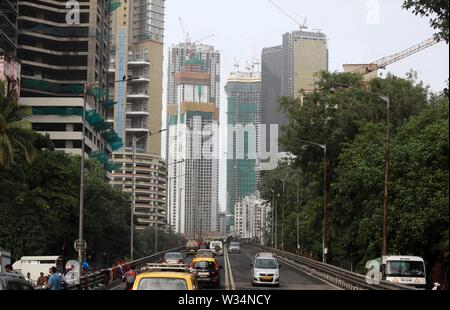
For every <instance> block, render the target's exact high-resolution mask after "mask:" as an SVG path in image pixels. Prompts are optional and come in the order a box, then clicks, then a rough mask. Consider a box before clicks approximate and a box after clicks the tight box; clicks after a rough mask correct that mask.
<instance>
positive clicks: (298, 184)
mask: <svg viewBox="0 0 450 310" xmlns="http://www.w3.org/2000/svg"><path fill="white" fill-rule="evenodd" d="M299 191H300V182H297V223H296V224H297V254H298V252H300V223H299V218H298V213H299V209H298V208H299V204H300V199H299Z"/></svg>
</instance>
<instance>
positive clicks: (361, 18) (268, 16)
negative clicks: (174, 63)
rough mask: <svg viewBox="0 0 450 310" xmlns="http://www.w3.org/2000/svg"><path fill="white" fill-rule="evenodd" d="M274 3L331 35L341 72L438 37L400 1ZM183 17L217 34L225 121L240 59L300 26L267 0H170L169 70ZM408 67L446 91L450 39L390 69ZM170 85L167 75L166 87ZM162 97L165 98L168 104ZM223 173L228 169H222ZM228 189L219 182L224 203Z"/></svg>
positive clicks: (335, 66) (191, 28)
mask: <svg viewBox="0 0 450 310" xmlns="http://www.w3.org/2000/svg"><path fill="white" fill-rule="evenodd" d="M274 1H275V2H276V3H278V5H279V6H281V7H282V8H284V9H285V10H286V11H287V12H289V14H291V15H292V17H294V18H295V19H297V20H299V21H300V22H301V23H303V21H304V20H305V17H307V24H306V25H307V26H308V27H309V29H310V30H312V29H321V31H322V32H324V33H325V34H326V35H327V36H328V39H329V51H330V53H329V54H330V70H331V71H342V65H343V64H344V63H370V62H372V61H375V60H378V59H379V58H382V57H384V56H388V55H391V54H393V53H396V52H399V51H402V50H404V49H406V48H408V47H411V46H413V45H415V44H417V43H419V42H421V41H424V40H426V39H428V38H429V37H431V36H432V35H433V29H431V28H430V26H429V22H428V19H427V18H421V17H416V16H415V15H413V14H412V13H411V12H410V11H406V10H403V9H402V8H401V5H402V3H403V0H314V1H313V0H308V1H307V0H274ZM179 17H181V18H182V19H183V23H184V27H185V28H186V31H187V32H188V33H189V34H190V37H191V38H193V39H194V40H199V39H201V38H204V37H207V36H209V35H210V34H214V35H215V36H214V37H212V38H209V39H206V40H205V41H203V42H202V43H204V44H209V45H213V46H215V47H216V49H217V50H219V51H221V54H222V71H221V72H222V74H221V75H222V86H221V88H222V96H221V105H222V110H221V121H222V124H223V123H226V96H225V93H224V89H223V87H224V86H225V82H226V79H227V77H228V75H229V72H230V70H232V68H233V64H234V61H235V59H237V60H238V61H239V62H240V64H241V68H243V67H245V65H246V63H247V62H248V61H251V59H252V58H253V57H257V58H258V59H259V58H260V55H261V50H262V48H264V47H270V46H275V45H280V44H281V36H282V34H284V33H286V32H290V31H293V30H297V29H298V27H297V25H296V24H295V23H294V22H293V21H292V20H290V19H289V18H288V17H287V16H285V15H283V14H282V13H281V12H280V11H278V10H277V9H276V8H275V7H274V6H273V5H271V4H270V3H269V1H268V0H167V1H166V25H165V28H166V30H165V63H164V70H165V71H166V69H167V51H168V48H169V47H170V46H171V45H172V44H174V43H179V42H181V41H184V39H185V36H184V34H183V31H182V28H181V25H180V22H179ZM410 69H414V70H416V71H417V72H418V74H419V79H420V80H423V81H424V83H425V84H426V85H430V86H431V89H433V90H435V91H439V90H442V89H443V88H444V87H445V81H446V80H447V78H448V76H449V48H448V45H446V44H445V43H440V44H438V45H435V46H433V47H431V48H429V49H427V50H425V51H422V52H420V53H419V54H416V55H413V56H411V57H409V58H407V59H404V60H402V61H400V62H398V63H396V64H393V65H391V66H389V67H388V70H387V71H389V72H392V73H394V74H396V75H399V76H402V77H403V76H405V73H406V72H408V71H410ZM166 73H167V72H166ZM166 84H167V76H166V75H165V77H164V85H165V86H164V88H166ZM165 100H166V99H165V96H164V105H165V104H166V102H165ZM163 119H164V118H163ZM221 172H222V173H225V169H224V167H222V170H221ZM225 179H226V178H224V177H221V180H225ZM225 188H226V185H225V184H220V189H221V199H220V203H221V206H222V209H224V208H225V205H224V204H225V201H226V200H225V199H226V196H225V195H226V193H225Z"/></svg>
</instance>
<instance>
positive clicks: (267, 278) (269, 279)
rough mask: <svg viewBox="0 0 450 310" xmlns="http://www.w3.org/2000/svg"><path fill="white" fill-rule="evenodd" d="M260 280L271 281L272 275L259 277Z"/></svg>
mask: <svg viewBox="0 0 450 310" xmlns="http://www.w3.org/2000/svg"><path fill="white" fill-rule="evenodd" d="M261 280H265V281H272V280H273V277H261Z"/></svg>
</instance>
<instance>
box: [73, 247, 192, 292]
mask: <svg viewBox="0 0 450 310" xmlns="http://www.w3.org/2000/svg"><path fill="white" fill-rule="evenodd" d="M181 250H184V247H179V248H175V249H171V250H167V251H164V252H160V253H157V254H153V255H151V256H148V257H144V258H140V259H137V260H134V261H131V262H126V263H124V264H122V265H121V266H122V269H123V272H127V271H128V270H130V267H131V265H133V266H134V267H135V269H136V270H139V269H141V267H143V266H144V265H145V264H148V263H154V262H155V261H157V260H159V259H160V258H162V257H163V256H164V254H166V253H168V252H177V251H181ZM117 269H118V267H113V268H108V269H102V270H100V271H96V272H91V273H88V274H86V275H82V276H81V279H80V284H72V285H68V286H67V289H68V290H107V289H110V288H113V287H115V286H117V285H119V284H120V283H122V279H121V278H119V277H117Z"/></svg>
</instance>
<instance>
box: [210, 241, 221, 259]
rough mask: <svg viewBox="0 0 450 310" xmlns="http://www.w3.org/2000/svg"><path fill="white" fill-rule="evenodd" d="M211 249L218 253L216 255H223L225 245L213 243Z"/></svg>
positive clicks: (219, 242) (218, 242) (217, 242)
mask: <svg viewBox="0 0 450 310" xmlns="http://www.w3.org/2000/svg"><path fill="white" fill-rule="evenodd" d="M209 248H210V249H211V250H213V251H214V253H216V255H219V256H220V255H223V244H222V241H211V243H210V244H209Z"/></svg>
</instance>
